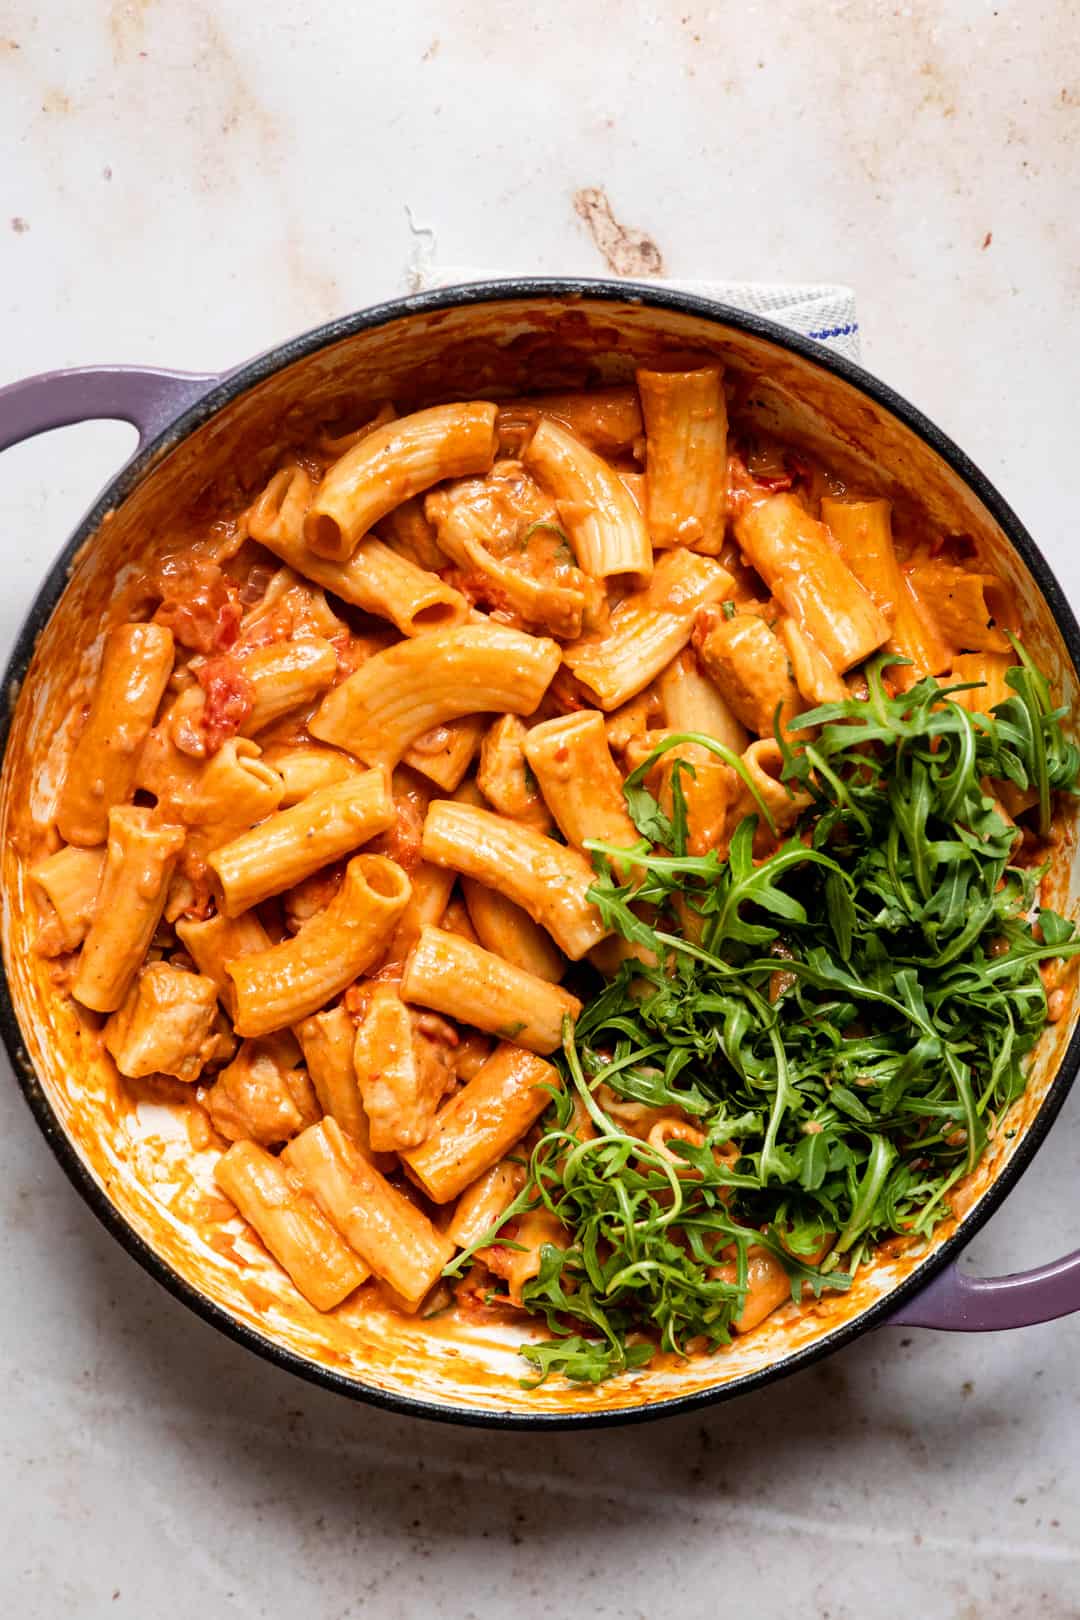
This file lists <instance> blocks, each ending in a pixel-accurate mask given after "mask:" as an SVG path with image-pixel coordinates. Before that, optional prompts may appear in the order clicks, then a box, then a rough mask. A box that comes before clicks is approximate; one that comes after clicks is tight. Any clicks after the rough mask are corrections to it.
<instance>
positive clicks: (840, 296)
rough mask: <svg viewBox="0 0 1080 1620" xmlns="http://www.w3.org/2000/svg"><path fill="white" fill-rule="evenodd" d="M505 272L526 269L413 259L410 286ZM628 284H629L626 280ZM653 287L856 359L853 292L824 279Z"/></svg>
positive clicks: (664, 282) (662, 280) (660, 281)
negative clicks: (731, 309)
mask: <svg viewBox="0 0 1080 1620" xmlns="http://www.w3.org/2000/svg"><path fill="white" fill-rule="evenodd" d="M511 273H514V274H522V275H525V274H528V272H527V271H519V272H510V271H507V270H478V269H476V268H475V267H471V268H468V267H466V266H463V265H439V264H424V263H423V262H420V263H417V264H415V265H414V267H413V280H414V284H415V287H416V290H417V291H418V292H419V291H422V290H424V289H426V288H428V287H456V286H460V285H461V284H462V283H463V282H468V281H489V280H491V279H492V278H494V277H498V276H505V275H509V274H511ZM628 285H633V283H628ZM647 285H649V286H654V287H673V288H675V289H676V291H678V292H688V293H697V294H699V295H700V296H701V297H702V298H715V299H717V300H718V302H720V303H722V304H734V305H735V307H736V309H745V310H747V311H748V312H749V313H750V314H753V315H767V316H768V318H769V319H770V320H772V321H777V322H778V323H779V325H781V326H789V327H790V328H791V330H792V331H793V332H801V333H802V335H803V336H804V337H809V338H815V339H816V340H817V342H818V343H820V344H822V345H823V346H824V347H825V348H826V349H834V350H835V351H836V353H837V354H844V355H847V357H848V359H849V360H858V358H859V322H858V318H857V316H856V313H855V294H854V292H853V291H852V290H851V288H850V287H834V286H831V285H829V284H828V283H817V282H810V283H806V284H803V283H801V282H771V281H672V280H668V279H667V278H666V277H659V276H658V277H657V278H656V280H655V281H650V282H649V283H647Z"/></svg>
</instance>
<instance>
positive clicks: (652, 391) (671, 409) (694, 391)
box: [637, 366, 728, 556]
mask: <svg viewBox="0 0 1080 1620" xmlns="http://www.w3.org/2000/svg"><path fill="white" fill-rule="evenodd" d="M637 385H638V392H639V393H640V395H641V408H642V412H643V414H644V417H645V478H646V492H647V494H646V511H647V514H648V519H649V534H650V535H651V537H652V542H653V545H654V546H692V547H693V548H694V550H695V551H703V552H706V553H708V554H709V555H710V556H715V555H716V554H717V552H718V551H719V550H720V548H721V546H722V545H723V543H724V518H725V509H726V505H727V477H728V475H727V426H728V424H727V404H726V401H725V399H724V383H723V372H722V370H721V368H720V367H719V366H699V367H698V368H697V369H695V370H694V371H639V372H638V373H637Z"/></svg>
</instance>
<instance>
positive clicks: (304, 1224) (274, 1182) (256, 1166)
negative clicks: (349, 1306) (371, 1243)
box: [214, 1142, 371, 1311]
mask: <svg viewBox="0 0 1080 1620" xmlns="http://www.w3.org/2000/svg"><path fill="white" fill-rule="evenodd" d="M214 1177H215V1179H216V1181H217V1184H218V1186H219V1187H220V1188H221V1190H222V1192H223V1193H224V1194H225V1196H226V1198H228V1199H230V1200H231V1201H232V1202H233V1203H234V1204H235V1205H236V1207H237V1209H238V1210H239V1211H240V1213H241V1215H242V1216H243V1217H244V1219H245V1221H247V1223H248V1225H249V1226H253V1227H254V1228H255V1231H256V1232H257V1233H258V1234H259V1237H260V1238H261V1239H262V1241H263V1243H264V1244H265V1245H266V1247H267V1249H269V1251H270V1253H271V1254H272V1255H273V1257H274V1259H275V1260H276V1261H277V1263H278V1265H279V1266H281V1268H282V1269H283V1270H284V1271H286V1272H288V1274H289V1276H290V1277H291V1278H292V1280H293V1282H294V1283H295V1284H296V1287H297V1288H298V1289H299V1290H300V1292H301V1293H302V1294H303V1296H304V1298H305V1299H306V1300H307V1301H308V1302H309V1304H311V1305H314V1307H315V1309H316V1310H317V1311H331V1310H333V1308H334V1306H335V1305H340V1304H341V1302H342V1300H343V1299H345V1298H347V1297H348V1295H349V1294H351V1293H352V1291H353V1289H354V1288H359V1286H360V1284H361V1283H362V1282H363V1281H364V1280H365V1279H366V1278H367V1277H369V1276H370V1275H371V1273H370V1270H369V1268H368V1267H367V1266H366V1265H365V1264H364V1262H363V1261H362V1260H361V1259H360V1256H359V1255H358V1254H357V1253H356V1252H355V1250H354V1249H351V1248H350V1247H349V1245H348V1244H347V1243H346V1242H345V1240H344V1238H343V1237H342V1236H341V1234H340V1233H339V1232H338V1230H337V1228H336V1227H335V1226H333V1225H332V1223H331V1222H330V1221H328V1220H327V1218H326V1216H325V1215H324V1214H323V1212H322V1210H321V1209H320V1208H319V1206H318V1204H317V1203H316V1202H315V1200H314V1199H313V1198H312V1197H311V1195H310V1193H307V1192H305V1191H304V1187H303V1183H302V1182H301V1180H300V1178H299V1176H297V1175H296V1174H295V1173H290V1172H289V1170H288V1169H287V1168H286V1166H285V1165H283V1164H282V1163H281V1161H280V1159H275V1158H274V1157H273V1155H272V1154H270V1153H267V1152H266V1150H265V1148H261V1147H257V1146H256V1145H255V1143H254V1142H234V1143H233V1145H232V1147H231V1148H229V1150H228V1152H227V1153H223V1154H222V1155H221V1158H220V1159H219V1160H218V1162H217V1164H216V1165H215V1166H214Z"/></svg>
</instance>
